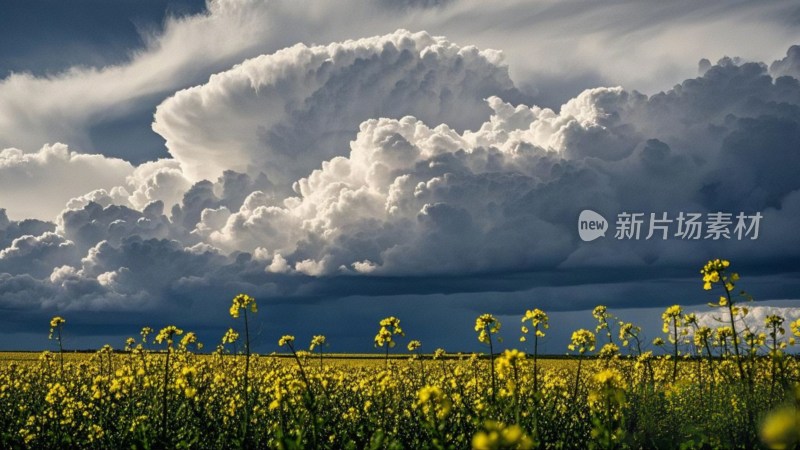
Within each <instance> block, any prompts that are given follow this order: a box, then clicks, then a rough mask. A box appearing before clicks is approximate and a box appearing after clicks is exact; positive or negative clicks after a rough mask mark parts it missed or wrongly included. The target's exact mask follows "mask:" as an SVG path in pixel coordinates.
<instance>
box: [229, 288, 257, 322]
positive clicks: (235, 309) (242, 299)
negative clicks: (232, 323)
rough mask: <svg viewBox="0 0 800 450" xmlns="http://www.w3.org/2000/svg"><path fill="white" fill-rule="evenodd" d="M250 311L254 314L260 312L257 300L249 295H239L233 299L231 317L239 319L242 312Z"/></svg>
mask: <svg viewBox="0 0 800 450" xmlns="http://www.w3.org/2000/svg"><path fill="white" fill-rule="evenodd" d="M248 309H249V310H250V311H252V312H254V313H255V312H258V308H257V307H256V299H254V298H253V297H250V296H249V295H247V294H239V295H237V296H236V297H234V298H233V302H232V303H231V309H230V314H231V317H233V318H234V319H238V318H239V312H240V311H241V310H245V311H247V310H248Z"/></svg>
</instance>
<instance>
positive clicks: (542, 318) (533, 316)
mask: <svg viewBox="0 0 800 450" xmlns="http://www.w3.org/2000/svg"><path fill="white" fill-rule="evenodd" d="M526 322H527V323H529V324H530V326H531V329H532V330H533V392H536V393H538V392H539V365H538V363H539V338H543V337H544V330H546V329H548V328H550V322H549V319H548V317H547V314H545V312H544V311H542V310H541V309H538V308H536V309H532V310H531V309H529V310H527V311H525V315H524V316H522V323H523V325H522V326H521V327H520V330H521V331H522V336H521V337H520V338H519V340H520V342H525V341H526V340H527V337H526V336H525V335H527V334H528V331H530V330H529V329H528V326H527V325H525V324H526Z"/></svg>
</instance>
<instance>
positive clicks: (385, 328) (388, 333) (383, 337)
mask: <svg viewBox="0 0 800 450" xmlns="http://www.w3.org/2000/svg"><path fill="white" fill-rule="evenodd" d="M378 325H379V326H380V329H378V334H376V335H375V347H383V346H384V345H387V346H388V347H389V348H394V346H395V341H394V338H393V335H400V336H405V333H403V329H402V328H400V319H398V318H397V317H394V316H391V317H386V318H384V319H382V320H381V321H380V322H379V323H378Z"/></svg>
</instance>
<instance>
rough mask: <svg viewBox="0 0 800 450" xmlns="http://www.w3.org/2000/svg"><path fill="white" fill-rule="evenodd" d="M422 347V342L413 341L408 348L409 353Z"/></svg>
mask: <svg viewBox="0 0 800 450" xmlns="http://www.w3.org/2000/svg"><path fill="white" fill-rule="evenodd" d="M420 347H422V342H420V341H418V340H416V339H415V340H412V341H411V342H409V343H408V346H407V348H408V351H410V352H413V351H416V350H417V349H418V348H420Z"/></svg>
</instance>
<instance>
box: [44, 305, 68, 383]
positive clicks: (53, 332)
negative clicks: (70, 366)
mask: <svg viewBox="0 0 800 450" xmlns="http://www.w3.org/2000/svg"><path fill="white" fill-rule="evenodd" d="M64 322H66V320H64V318H63V317H60V316H55V317H53V318H52V319H50V336H49V337H48V339H55V340H57V341H58V359H59V362H60V364H61V372H60V376H61V378H62V379H63V378H64V344H63V340H62V335H61V331H62V329H63V328H64Z"/></svg>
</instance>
